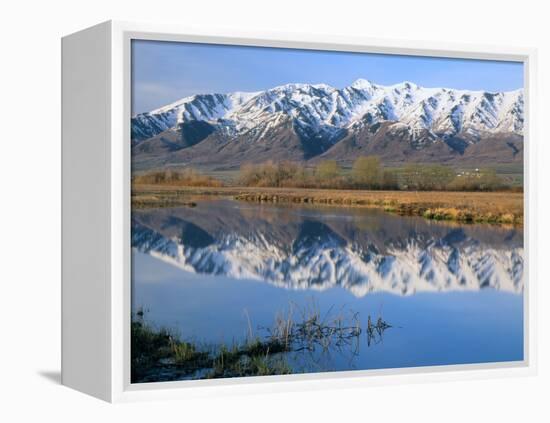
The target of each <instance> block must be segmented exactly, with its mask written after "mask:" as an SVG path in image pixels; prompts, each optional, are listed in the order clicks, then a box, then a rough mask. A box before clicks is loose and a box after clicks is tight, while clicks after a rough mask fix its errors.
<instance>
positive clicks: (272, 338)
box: [131, 301, 391, 383]
mask: <svg viewBox="0 0 550 423" xmlns="http://www.w3.org/2000/svg"><path fill="white" fill-rule="evenodd" d="M245 313H246V310H245ZM145 314H146V313H145V312H144V311H143V309H142V308H141V309H140V310H138V312H137V313H136V315H135V316H134V318H133V319H132V324H131V332H132V333H131V339H132V344H131V355H132V382H133V383H139V382H148V381H153V380H154V381H159V380H163V381H166V380H180V379H194V378H207V379H210V378H227V377H243V376H269V375H281V374H290V373H296V371H297V370H298V369H295V368H293V367H292V365H291V364H290V363H289V361H288V360H287V355H288V354H289V353H299V354H302V355H303V356H304V355H305V356H307V355H308V354H311V359H312V360H313V359H314V358H313V356H314V354H315V353H316V352H318V351H321V353H322V354H333V353H339V354H347V355H349V357H350V359H353V357H354V356H356V355H357V354H358V351H359V345H360V339H361V336H362V335H364V336H365V337H366V339H367V344H368V346H370V345H371V344H373V343H378V342H380V341H381V339H382V336H383V333H384V331H385V330H387V329H389V328H391V325H389V324H388V323H387V322H385V321H384V320H383V319H382V317H380V316H379V317H378V319H377V321H376V323H375V324H374V323H372V321H371V317H370V315H369V316H368V325H367V327H366V328H362V327H361V324H360V320H359V313H357V312H353V311H352V310H347V309H345V308H344V307H342V308H341V309H340V310H339V311H338V312H334V311H333V308H332V307H331V308H330V309H329V310H328V311H327V312H325V313H321V310H320V308H319V307H318V306H317V304H316V303H315V302H314V301H312V302H310V303H309V304H308V305H306V306H304V307H302V308H301V307H299V306H297V305H296V304H293V303H291V304H290V305H289V307H288V309H287V310H285V311H283V312H281V313H277V314H276V316H275V319H274V322H273V325H272V326H270V327H258V328H256V330H254V329H253V327H252V323H251V320H250V317H249V316H248V314H247V313H246V316H247V321H248V327H247V335H246V337H245V339H244V340H243V341H240V342H233V343H232V344H230V345H227V344H219V345H207V344H203V345H201V344H200V343H196V342H190V341H185V340H182V339H181V338H180V337H179V336H178V335H177V334H176V333H175V332H174V331H173V330H170V329H166V328H155V327H153V326H152V325H150V324H149V323H147V321H146V317H145ZM324 370H325V371H330V370H331V369H330V368H327V369H324ZM298 371H299V370H298Z"/></svg>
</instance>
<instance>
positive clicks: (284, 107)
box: [132, 78, 524, 142]
mask: <svg viewBox="0 0 550 423" xmlns="http://www.w3.org/2000/svg"><path fill="white" fill-rule="evenodd" d="M523 112H524V105H523V90H521V89H520V90H515V91H509V92H496V93H495V92H485V91H468V90H457V89H450V88H425V87H421V86H419V85H417V84H415V83H413V82H410V81H404V82H401V83H398V84H394V85H391V86H383V85H377V84H374V83H373V82H371V81H369V80H367V79H361V78H360V79H357V80H356V81H354V82H353V83H352V84H351V85H350V86H348V87H344V88H340V89H338V88H334V87H332V86H330V85H327V84H305V83H290V84H285V85H281V86H277V87H274V88H271V89H268V90H265V91H259V92H234V93H229V94H216V93H214V94H197V95H194V96H190V97H186V98H183V99H181V100H178V101H176V102H174V103H172V104H169V105H167V106H164V107H161V108H158V109H156V110H153V111H151V112H149V113H141V114H139V115H137V116H135V117H134V118H133V119H132V139H133V140H134V141H136V142H139V141H141V140H145V139H147V138H150V137H153V136H155V135H157V134H159V133H160V132H162V131H165V130H167V129H170V128H174V129H177V127H178V125H180V124H184V123H186V122H191V121H206V122H209V123H210V124H212V125H216V127H221V126H230V127H231V128H232V131H233V133H234V134H237V135H238V134H239V133H241V132H242V131H249V130H250V129H252V128H254V127H261V126H265V123H266V122H268V121H271V120H272V117H273V115H274V114H281V113H282V114H284V115H286V116H288V117H290V118H291V119H293V120H294V121H295V123H296V125H297V126H298V127H300V128H302V129H303V130H304V131H305V133H307V134H309V135H311V136H313V137H314V138H315V137H325V136H329V138H330V137H332V136H333V134H335V133H342V130H346V131H349V130H354V129H356V128H358V126H357V123H358V122H362V125H364V124H365V122H366V123H367V124H368V125H374V124H377V123H382V122H400V123H403V124H405V125H407V127H408V128H409V129H408V130H409V131H410V132H411V133H414V132H415V131H422V130H425V131H428V132H429V133H431V134H432V135H433V137H434V138H436V137H443V138H445V137H451V136H456V135H459V134H461V133H462V134H466V135H467V136H468V137H469V139H471V140H474V141H477V140H478V139H479V138H480V137H482V136H483V134H495V133H516V134H519V135H521V134H522V131H523ZM221 129H223V128H221ZM225 132H227V131H225Z"/></svg>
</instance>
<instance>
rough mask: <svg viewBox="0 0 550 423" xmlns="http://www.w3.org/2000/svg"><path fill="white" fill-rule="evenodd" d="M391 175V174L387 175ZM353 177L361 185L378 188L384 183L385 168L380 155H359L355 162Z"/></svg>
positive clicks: (352, 171)
mask: <svg viewBox="0 0 550 423" xmlns="http://www.w3.org/2000/svg"><path fill="white" fill-rule="evenodd" d="M387 176H388V177H389V174H388V175H387ZM351 179H352V181H353V182H354V183H355V184H356V185H357V186H359V187H364V188H370V189H373V188H374V189H376V188H381V187H382V185H384V170H383V169H382V166H381V165H380V157H378V156H364V157H359V158H358V159H357V160H355V162H354V163H353V167H352V169H351Z"/></svg>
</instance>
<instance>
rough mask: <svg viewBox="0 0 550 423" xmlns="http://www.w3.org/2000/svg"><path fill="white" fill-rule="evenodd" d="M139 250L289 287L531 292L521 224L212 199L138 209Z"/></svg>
mask: <svg viewBox="0 0 550 423" xmlns="http://www.w3.org/2000/svg"><path fill="white" fill-rule="evenodd" d="M132 247H134V248H135V249H137V250H138V251H139V252H142V253H146V254H149V255H151V256H154V257H155V258H158V259H161V260H163V261H165V262H167V263H170V264H172V265H175V266H177V267H179V268H181V269H184V270H186V271H189V272H194V273H199V274H210V275H224V276H227V277H230V278H233V279H255V280H260V281H265V282H268V283H270V284H273V285H276V286H278V287H282V288H287V289H300V290H305V289H314V290H325V289H328V288H331V287H335V286H340V287H342V288H345V289H346V290H349V291H350V292H351V293H353V294H354V295H355V296H357V297H361V296H364V295H366V294H368V293H369V292H378V291H383V292H391V293H394V294H400V295H410V294H413V293H415V292H421V291H458V290H479V289H482V288H489V287H490V288H493V289H496V290H503V291H508V292H512V293H518V294H519V293H522V292H523V261H524V250H523V235H522V232H521V230H516V229H510V228H502V227H490V226H481V225H470V226H468V225H457V224H453V225H451V224H448V223H437V222H429V221H426V220H424V219H422V218H416V217H399V216H394V215H389V214H386V213H383V212H380V211H376V210H366V209H342V208H340V209H338V208H304V207H291V206H273V205H267V206H262V205H257V204H247V203H238V202H235V201H231V200H215V201H202V202H199V203H198V206H197V207H195V208H185V207H184V208H166V209H150V210H136V211H134V212H133V214H132Z"/></svg>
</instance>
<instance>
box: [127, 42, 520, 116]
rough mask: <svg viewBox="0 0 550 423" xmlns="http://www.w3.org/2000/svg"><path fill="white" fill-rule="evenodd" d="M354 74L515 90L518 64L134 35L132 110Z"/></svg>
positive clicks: (345, 79)
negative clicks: (195, 96) (150, 38)
mask: <svg viewBox="0 0 550 423" xmlns="http://www.w3.org/2000/svg"><path fill="white" fill-rule="evenodd" d="M358 78H364V79H368V80H370V81H372V82H375V83H377V84H382V85H391V84H395V83H398V82H402V81H412V82H415V83H416V84H418V85H422V86H425V87H446V88H458V89H470V90H487V91H508V90H515V89H517V88H522V87H523V65H522V64H521V63H514V62H497V61H488V60H462V59H442V58H429V57H428V58H427V57H418V56H398V55H384V54H366V53H339V52H328V51H311V50H310V51H308V50H293V49H275V48H265V47H242V46H223V45H212V44H211V45H209V44H191V43H179V42H178V43H176V42H165V41H145V40H134V41H133V42H132V113H133V114H135V113H141V112H146V111H150V110H153V109H155V108H157V107H160V106H163V105H166V104H168V103H171V102H173V101H176V100H178V99H180V98H183V97H186V96H189V95H193V94H199V93H211V92H219V93H226V92H232V91H258V90H265V89H267V88H272V87H274V86H277V85H282V84H287V83H290V82H303V83H326V84H329V85H332V86H334V87H336V88H341V87H345V86H347V85H350V84H351V83H352V82H353V81H355V80H356V79H358Z"/></svg>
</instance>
